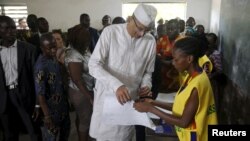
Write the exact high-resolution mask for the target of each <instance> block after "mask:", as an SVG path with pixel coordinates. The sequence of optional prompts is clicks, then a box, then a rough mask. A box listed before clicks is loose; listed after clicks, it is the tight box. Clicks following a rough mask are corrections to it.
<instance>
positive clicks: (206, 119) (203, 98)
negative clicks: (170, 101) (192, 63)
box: [172, 71, 217, 141]
mask: <svg viewBox="0 0 250 141" xmlns="http://www.w3.org/2000/svg"><path fill="white" fill-rule="evenodd" d="M182 85H183V86H182V87H181V88H180V89H179V91H178V92H177V94H176V97H175V100H174V105H173V109H172V110H173V114H174V115H175V116H181V115H182V114H183V111H184V109H185V105H186V103H187V101H188V99H189V97H190V95H191V93H192V90H193V89H194V88H196V89H197V91H198V97H199V106H198V109H197V112H196V114H195V117H194V120H193V122H192V124H190V125H189V126H188V127H187V128H181V127H178V126H175V130H176V133H177V135H178V137H179V140H180V141H207V140H208V125H216V124H217V114H216V109H215V102H214V95H213V91H212V88H211V84H210V81H209V79H208V77H207V75H206V72H205V71H203V72H202V73H200V74H197V75H196V76H193V77H192V76H191V77H189V76H188V75H187V76H186V78H185V80H184V82H183V84H182ZM184 85H186V86H185V87H184ZM183 88H184V89H183Z"/></svg>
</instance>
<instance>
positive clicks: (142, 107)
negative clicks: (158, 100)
mask: <svg viewBox="0 0 250 141" xmlns="http://www.w3.org/2000/svg"><path fill="white" fill-rule="evenodd" d="M133 107H134V108H135V110H137V111H139V112H149V111H150V110H151V108H153V107H154V106H153V105H151V104H150V103H148V102H142V101H137V102H135V103H134V106H133Z"/></svg>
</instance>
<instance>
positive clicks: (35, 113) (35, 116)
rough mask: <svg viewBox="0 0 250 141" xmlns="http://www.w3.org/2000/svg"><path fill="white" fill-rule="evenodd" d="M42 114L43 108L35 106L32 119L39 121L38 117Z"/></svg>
mask: <svg viewBox="0 0 250 141" xmlns="http://www.w3.org/2000/svg"><path fill="white" fill-rule="evenodd" d="M40 116H41V110H40V107H35V109H34V112H33V114H32V119H33V120H34V121H37V119H38V118H39V117H40Z"/></svg>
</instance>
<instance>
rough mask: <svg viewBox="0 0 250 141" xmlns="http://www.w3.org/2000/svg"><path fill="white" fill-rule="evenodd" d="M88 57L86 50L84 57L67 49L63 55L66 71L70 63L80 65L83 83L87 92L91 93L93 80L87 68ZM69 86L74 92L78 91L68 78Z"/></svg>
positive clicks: (73, 50)
mask: <svg viewBox="0 0 250 141" xmlns="http://www.w3.org/2000/svg"><path fill="white" fill-rule="evenodd" d="M90 55H91V53H90V52H89V51H88V50H87V51H86V52H85V53H84V55H82V54H81V53H79V52H78V51H77V50H75V49H73V48H69V49H68V50H67V51H66V54H65V66H66V68H67V70H68V65H69V63H70V62H78V63H82V67H83V73H82V78H83V79H84V81H85V84H86V87H87V89H88V90H89V91H93V88H94V83H95V79H94V77H92V76H91V75H90V74H89V68H88V62H89V58H90ZM69 86H70V87H71V88H73V89H75V90H79V89H78V88H77V86H76V84H75V83H74V82H73V81H72V79H71V78H69Z"/></svg>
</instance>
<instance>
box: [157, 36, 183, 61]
mask: <svg viewBox="0 0 250 141" xmlns="http://www.w3.org/2000/svg"><path fill="white" fill-rule="evenodd" d="M181 38H183V36H181V35H179V36H178V37H177V38H176V39H175V40H174V41H172V42H170V41H169V39H168V36H167V35H163V36H162V37H161V38H160V39H158V40H157V48H156V49H157V54H160V56H161V57H162V58H163V59H165V58H169V57H170V58H172V48H173V46H174V43H175V41H177V40H179V39H181Z"/></svg>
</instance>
